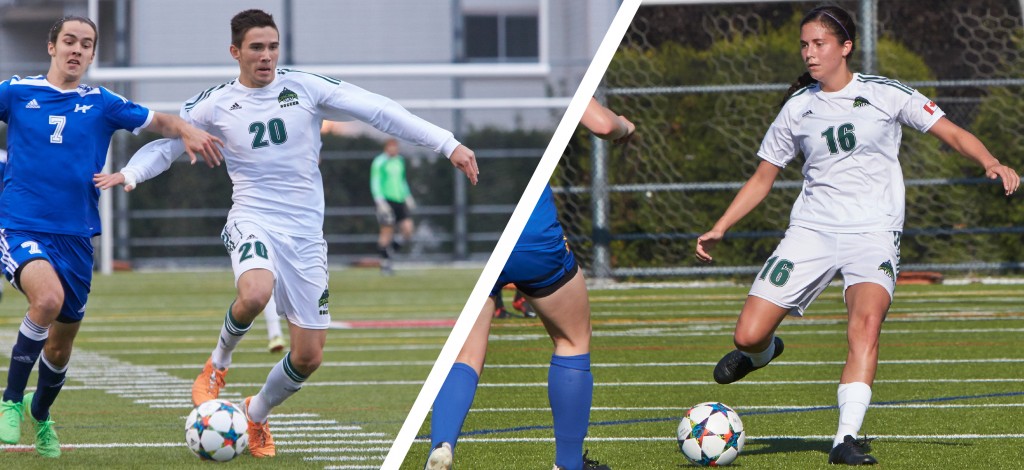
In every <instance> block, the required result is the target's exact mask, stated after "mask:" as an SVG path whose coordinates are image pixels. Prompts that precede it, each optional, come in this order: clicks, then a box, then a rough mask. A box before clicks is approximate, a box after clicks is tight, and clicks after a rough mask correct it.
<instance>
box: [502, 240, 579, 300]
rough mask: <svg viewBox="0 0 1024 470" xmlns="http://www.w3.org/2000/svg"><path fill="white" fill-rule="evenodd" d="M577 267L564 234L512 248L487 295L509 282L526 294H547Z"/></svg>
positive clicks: (566, 278) (567, 280) (534, 296)
mask: <svg viewBox="0 0 1024 470" xmlns="http://www.w3.org/2000/svg"><path fill="white" fill-rule="evenodd" d="M577 271H579V264H578V263H577V262H576V257H575V256H573V254H572V250H570V249H569V243H568V242H567V241H565V239H564V238H563V239H562V240H561V241H559V242H556V243H552V244H551V245H549V246H546V247H544V248H541V249H538V250H532V251H516V250H513V251H512V255H511V256H509V258H508V261H507V262H505V267H504V268H503V269H502V270H501V275H499V276H498V282H497V283H496V284H495V285H494V288H493V289H491V295H492V296H495V295H498V293H499V292H501V288H502V287H504V286H505V284H508V283H512V284H515V285H516V288H517V289H519V290H520V291H521V292H522V293H524V294H526V295H527V296H529V297H533V298H541V297H547V296H549V295H551V294H552V293H554V292H555V291H557V290H558V289H559V288H561V287H562V286H564V285H565V284H566V283H568V282H569V281H571V280H572V278H573V277H575V276H576V272H577Z"/></svg>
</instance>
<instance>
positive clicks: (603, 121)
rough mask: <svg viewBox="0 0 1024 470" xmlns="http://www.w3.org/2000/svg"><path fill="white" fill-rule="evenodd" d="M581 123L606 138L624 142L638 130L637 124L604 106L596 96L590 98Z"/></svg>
mask: <svg viewBox="0 0 1024 470" xmlns="http://www.w3.org/2000/svg"><path fill="white" fill-rule="evenodd" d="M580 124H583V127H586V128H587V129H588V130H590V132H593V133H594V135H596V136H598V137H600V138H602V139H605V140H611V141H615V143H623V142H625V141H627V140H628V139H629V138H630V137H631V136H632V135H633V132H634V131H636V126H635V125H634V124H633V123H632V122H630V121H629V119H626V117H625V116H622V115H618V114H615V113H614V112H613V111H612V110H610V109H608V108H606V107H604V106H603V105H601V103H599V102H598V101H597V99H595V98H590V103H589V104H587V109H586V111H584V112H583V118H581V119H580Z"/></svg>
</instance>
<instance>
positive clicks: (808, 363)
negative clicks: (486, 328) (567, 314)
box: [487, 357, 1024, 369]
mask: <svg viewBox="0 0 1024 470" xmlns="http://www.w3.org/2000/svg"><path fill="white" fill-rule="evenodd" d="M878 363H879V364H889V365H930V364H943V365H945V364H992V363H1007V364H1020V363H1024V358H1016V357H1001V358H990V359H986V358H983V359H892V360H881V361H878ZM715 364H717V362H637V363H630V362H621V363H618V362H613V363H607V364H604V363H594V364H593V365H592V366H593V368H594V369H603V368H606V367H607V368H620V367H622V368H629V367H708V366H714V365H715ZM844 364H846V361H772V366H775V365H780V366H801V367H805V366H836V365H844ZM487 368H488V369H547V368H548V364H546V363H545V364H487Z"/></svg>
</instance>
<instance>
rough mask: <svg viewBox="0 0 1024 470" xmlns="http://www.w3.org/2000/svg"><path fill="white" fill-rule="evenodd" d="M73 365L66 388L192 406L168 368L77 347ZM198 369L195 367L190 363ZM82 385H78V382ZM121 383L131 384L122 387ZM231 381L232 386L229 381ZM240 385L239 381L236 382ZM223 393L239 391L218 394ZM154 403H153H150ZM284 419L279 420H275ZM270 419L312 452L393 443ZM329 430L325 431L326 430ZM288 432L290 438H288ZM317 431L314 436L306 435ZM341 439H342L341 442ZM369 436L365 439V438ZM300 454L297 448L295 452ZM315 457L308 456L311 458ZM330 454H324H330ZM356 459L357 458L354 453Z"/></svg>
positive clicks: (311, 420) (1, 347)
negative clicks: (152, 393)
mask: <svg viewBox="0 0 1024 470" xmlns="http://www.w3.org/2000/svg"><path fill="white" fill-rule="evenodd" d="M8 337H14V332H8V331H5V332H2V333H0V354H5V355H7V354H9V351H10V350H11V347H12V344H11V343H8V342H5V340H4V338H8ZM72 362H73V364H72V367H71V368H70V369H69V371H68V379H69V382H72V381H73V383H76V384H75V385H68V386H65V387H64V390H75V389H79V390H86V389H87V390H101V391H104V392H106V393H108V394H111V395H116V396H119V397H122V398H125V399H130V398H128V397H126V395H132V394H137V393H139V392H140V391H145V390H153V389H155V388H159V389H162V390H163V391H164V395H163V396H159V395H156V397H155V398H147V399H139V400H134V402H135V403H137V404H142V405H146V404H149V406H150V407H152V408H155V407H160V408H171V407H173V408H176V409H180V410H181V411H182V416H181V417H180V418H181V419H184V414H185V413H187V411H188V410H189V409H191V407H192V405H191V397H190V393H189V391H190V389H191V382H192V381H191V380H188V379H182V378H178V377H174V376H171V375H169V374H167V373H166V372H162V371H159V370H157V369H155V368H154V367H151V366H144V365H135V364H130V363H127V362H124V361H121V360H118V359H115V358H113V357H109V356H105V355H101V354H97V353H95V352H91V351H83V350H82V349H76V350H75V354H74V359H73V361H72ZM194 367H196V368H197V369H198V366H194ZM79 384H81V385H79ZM124 384H132V385H131V386H125V385H124ZM233 385H235V384H233ZM262 385H263V384H262V383H261V384H251V385H247V386H252V387H259V386H262ZM237 386H241V385H237ZM222 395H223V396H226V397H231V396H234V395H237V396H238V398H241V396H240V395H239V394H229V393H224V394H222ZM148 402H152V403H148ZM279 417H280V418H283V419H282V421H281V422H279V423H278V422H276V419H278V418H279ZM270 418H271V420H272V421H271V422H274V423H275V424H276V426H275V429H276V430H277V431H278V432H280V434H278V435H277V437H278V440H277V444H279V445H283V446H285V447H286V448H290V447H292V446H296V447H297V446H306V447H310V446H312V447H313V449H314V450H313V451H311V452H312V453H314V454H315V453H316V452H321V450H319V448H320V446H330V445H339V444H340V445H350V446H356V445H373V446H381V445H388V444H391V440H389V439H387V438H385V434H384V433H337V432H333V433H332V432H330V431H360V430H362V427H361V426H352V425H342V424H341V423H338V422H337V421H335V420H332V419H320V416H318V415H316V414H313V413H290V414H286V415H281V416H279V415H277V414H272V415H270ZM324 431H327V432H324ZM289 433H291V435H293V436H294V437H290V436H289ZM311 433H315V434H314V435H310V434H311ZM339 438H340V439H343V440H339ZM345 438H349V439H345ZM368 438H369V439H368ZM183 445H184V441H178V442H173V443H106V444H70V443H69V444H67V445H66V446H65V447H66V448H80V449H89V448H118V447H133V448H140V447H183ZM28 448H31V447H29V446H0V450H2V449H28ZM293 452H298V451H293ZM362 452H364V454H365V453H370V452H372V453H373V455H370V456H363V457H358V459H359V460H362V461H383V459H384V456H383V455H381V454H380V453H381V451H379V450H375V449H374V448H370V449H368V450H365V451H362ZM315 457H317V456H316V455H312V456H307V457H306V458H315ZM332 457H333V456H324V458H332ZM354 458H355V457H354Z"/></svg>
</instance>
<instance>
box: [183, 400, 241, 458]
mask: <svg viewBox="0 0 1024 470" xmlns="http://www.w3.org/2000/svg"><path fill="white" fill-rule="evenodd" d="M248 429H249V424H248V422H247V421H246V419H245V413H243V412H242V410H240V409H239V408H238V407H237V406H235V405H233V404H232V403H231V402H229V401H227V400H219V399H216V400H210V401H208V402H205V403H202V404H200V405H199V406H197V407H195V408H194V409H192V412H191V413H189V415H188V418H186V419H185V443H186V444H188V448H189V449H191V450H192V452H193V453H195V454H196V455H197V456H199V458H201V459H203V460H214V461H217V462H227V461H229V460H231V459H233V458H235V457H236V456H238V455H239V454H241V453H242V452H244V451H245V448H246V447H247V446H248V445H249V435H248V434H247V433H246V431H248Z"/></svg>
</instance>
